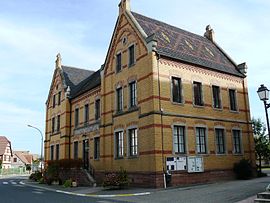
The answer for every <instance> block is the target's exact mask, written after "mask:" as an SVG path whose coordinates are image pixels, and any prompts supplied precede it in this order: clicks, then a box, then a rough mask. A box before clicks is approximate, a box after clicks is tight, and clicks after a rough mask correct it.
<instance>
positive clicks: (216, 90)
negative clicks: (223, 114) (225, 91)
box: [212, 85, 221, 109]
mask: <svg viewBox="0 0 270 203" xmlns="http://www.w3.org/2000/svg"><path fill="white" fill-rule="evenodd" d="M212 93H213V107H214V108H216V109H220V108H221V99H220V87H219V86H215V85H213V86H212Z"/></svg>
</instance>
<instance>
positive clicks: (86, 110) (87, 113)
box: [84, 104, 89, 124]
mask: <svg viewBox="0 0 270 203" xmlns="http://www.w3.org/2000/svg"><path fill="white" fill-rule="evenodd" d="M88 121H89V104H85V105H84V123H85V124H87V123H88Z"/></svg>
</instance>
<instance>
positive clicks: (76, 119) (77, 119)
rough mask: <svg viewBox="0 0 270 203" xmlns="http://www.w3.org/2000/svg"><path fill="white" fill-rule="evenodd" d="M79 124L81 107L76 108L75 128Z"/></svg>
mask: <svg viewBox="0 0 270 203" xmlns="http://www.w3.org/2000/svg"><path fill="white" fill-rule="evenodd" d="M78 126H79V108H77V109H75V128H77V127H78Z"/></svg>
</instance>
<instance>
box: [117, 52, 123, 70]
mask: <svg viewBox="0 0 270 203" xmlns="http://www.w3.org/2000/svg"><path fill="white" fill-rule="evenodd" d="M121 69H122V54H121V53H119V54H117V55H116V73H118V72H120V71H121Z"/></svg>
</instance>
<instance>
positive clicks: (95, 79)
mask: <svg viewBox="0 0 270 203" xmlns="http://www.w3.org/2000/svg"><path fill="white" fill-rule="evenodd" d="M100 84H101V77H100V70H98V71H96V72H94V73H93V74H92V75H90V76H89V77H88V78H86V79H85V80H83V81H82V82H81V83H80V84H78V86H77V88H76V89H75V92H76V93H75V94H74V96H73V97H77V96H79V95H81V94H83V93H85V92H87V91H89V90H91V89H93V88H95V87H97V86H99V85H100Z"/></svg>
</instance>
